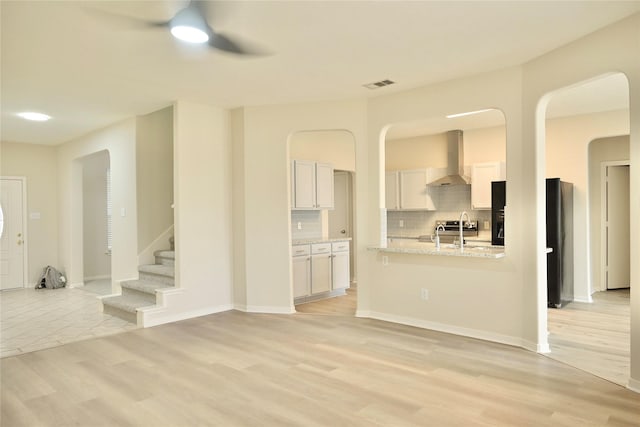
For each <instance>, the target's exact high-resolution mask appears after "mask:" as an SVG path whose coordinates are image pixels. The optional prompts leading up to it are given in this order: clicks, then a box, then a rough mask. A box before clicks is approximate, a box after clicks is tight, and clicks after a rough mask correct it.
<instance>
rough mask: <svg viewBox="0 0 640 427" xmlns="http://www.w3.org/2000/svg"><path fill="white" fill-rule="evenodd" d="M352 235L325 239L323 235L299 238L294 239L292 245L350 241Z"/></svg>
mask: <svg viewBox="0 0 640 427" xmlns="http://www.w3.org/2000/svg"><path fill="white" fill-rule="evenodd" d="M350 240H351V237H337V238H335V239H323V238H321V237H318V238H315V239H297V240H292V241H291V244H292V245H311V244H313V243H333V242H346V241H350Z"/></svg>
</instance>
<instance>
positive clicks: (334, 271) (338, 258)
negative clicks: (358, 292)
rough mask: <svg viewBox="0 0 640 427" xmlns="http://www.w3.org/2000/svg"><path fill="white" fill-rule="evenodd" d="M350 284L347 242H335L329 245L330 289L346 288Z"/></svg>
mask: <svg viewBox="0 0 640 427" xmlns="http://www.w3.org/2000/svg"><path fill="white" fill-rule="evenodd" d="M350 284H351V274H350V271H349V242H348V241H345V242H335V243H333V244H332V245H331V289H332V290H336V289H346V288H348V287H349V285H350Z"/></svg>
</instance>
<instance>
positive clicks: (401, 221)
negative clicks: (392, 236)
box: [400, 219, 404, 228]
mask: <svg viewBox="0 0 640 427" xmlns="http://www.w3.org/2000/svg"><path fill="white" fill-rule="evenodd" d="M402 227H404V219H401V220H400V228H402Z"/></svg>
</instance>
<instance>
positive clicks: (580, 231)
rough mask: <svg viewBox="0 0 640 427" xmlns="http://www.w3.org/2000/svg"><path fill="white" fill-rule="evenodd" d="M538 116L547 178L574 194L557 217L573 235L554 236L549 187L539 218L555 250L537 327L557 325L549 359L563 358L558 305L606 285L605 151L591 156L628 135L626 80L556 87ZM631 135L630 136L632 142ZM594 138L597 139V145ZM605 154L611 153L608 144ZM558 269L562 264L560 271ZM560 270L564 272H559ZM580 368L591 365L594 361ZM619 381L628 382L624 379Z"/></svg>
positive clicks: (611, 77) (615, 77)
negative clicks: (564, 184)
mask: <svg viewBox="0 0 640 427" xmlns="http://www.w3.org/2000/svg"><path fill="white" fill-rule="evenodd" d="M603 95H604V96H603ZM536 120H537V123H538V126H539V129H541V132H540V134H541V135H544V139H543V142H542V141H540V140H539V143H542V144H543V145H542V146H543V147H544V165H543V166H542V170H543V171H544V176H543V177H542V179H544V180H546V181H547V183H546V185H549V181H550V180H551V179H553V178H559V179H560V180H561V181H564V182H567V183H569V184H570V188H571V191H572V193H571V196H570V197H569V199H570V202H571V210H572V211H571V213H570V214H568V215H561V216H559V218H561V222H564V221H566V224H565V226H564V230H572V236H571V238H570V239H569V238H566V241H564V242H560V241H557V242H556V241H554V238H553V235H554V230H555V229H556V228H555V225H554V221H553V220H552V219H551V218H552V217H553V212H555V211H554V209H553V202H552V201H551V200H550V198H549V191H551V190H549V187H546V188H547V189H546V192H545V194H546V196H547V197H546V201H545V204H544V205H543V211H542V213H541V215H539V216H538V220H539V221H540V222H541V223H543V224H544V228H543V233H545V237H546V246H547V247H550V248H551V249H552V252H551V254H547V256H546V259H545V260H544V261H545V263H544V264H545V265H544V268H543V271H544V272H545V273H546V274H541V275H540V279H539V281H538V288H539V289H538V293H539V295H541V296H542V297H541V300H540V305H539V307H538V309H539V311H538V314H539V322H540V323H539V324H540V325H541V327H542V328H543V330H550V329H551V334H550V335H549V347H550V351H551V355H550V356H551V357H553V358H557V357H564V355H563V352H564V350H563V349H562V348H561V346H560V345H559V344H557V343H558V342H559V340H560V337H558V336H556V335H557V332H558V331H559V329H557V328H555V323H552V322H555V321H556V319H557V318H558V316H559V314H558V312H557V311H554V310H572V309H576V308H577V307H579V306H580V304H582V303H591V302H592V301H593V299H592V294H593V293H594V292H597V291H599V290H600V288H601V286H600V277H599V276H600V245H601V243H600V233H601V231H600V230H599V225H598V226H596V225H595V224H594V220H596V221H598V222H599V217H600V206H601V205H600V200H599V194H598V196H597V198H595V193H594V191H593V189H594V188H595V187H598V189H599V187H600V180H601V177H600V166H601V165H600V163H601V160H602V159H604V157H602V156H601V155H600V157H602V159H601V160H597V159H596V158H594V157H593V154H594V153H596V152H595V151H594V148H595V147H596V146H600V148H602V147H603V145H602V144H608V143H613V142H612V141H613V140H615V138H613V139H610V138H608V137H612V136H618V135H628V134H629V132H630V113H629V83H628V80H627V78H626V76H625V75H624V74H622V73H607V74H604V75H600V76H597V77H594V78H591V79H588V80H585V81H582V82H579V83H576V84H574V85H570V86H567V87H564V88H562V89H558V90H556V91H553V92H550V93H548V94H546V95H545V96H543V97H542V99H541V100H540V103H539V105H538V113H537V119H536ZM628 139H629V138H628V137H626V140H627V144H628ZM594 140H598V141H599V142H596V143H595V144H594V143H593V142H592V141H594ZM627 146H628V145H627ZM596 151H597V150H596ZM600 151H602V150H600ZM604 151H605V152H606V151H607V149H606V147H604ZM601 154H602V153H601ZM605 157H606V155H605ZM628 158H629V157H628V151H627V159H628ZM593 162H596V163H598V164H597V165H596V164H594V163H593ZM541 185H542V188H545V186H546V185H545V183H544V182H543V183H541ZM563 189H564V187H563ZM563 191H564V190H563ZM569 248H570V249H569ZM555 266H562V268H561V270H556V269H555ZM559 271H561V274H556V273H558V272H559ZM543 302H546V304H544V303H543ZM572 303H573V304H574V307H573V308H571V304H572ZM547 307H549V308H547ZM547 310H549V311H547ZM562 339H564V338H562ZM605 339H606V337H605ZM554 346H555V347H554ZM583 346H584V343H580V342H578V341H576V344H575V347H576V353H575V354H578V352H579V351H580V350H581V349H580V348H579V347H583ZM554 350H555V351H554ZM564 353H565V354H567V357H566V360H563V361H565V362H567V363H570V364H573V365H574V366H576V362H575V359H574V358H573V356H572V355H570V354H568V353H566V352H564ZM569 353H571V352H569ZM597 363H598V361H594V364H593V366H594V368H592V369H591V372H593V373H594V374H596V375H599V374H600V375H601V376H602V372H600V373H599V372H596V371H597V366H596V365H597ZM582 367H583V368H584V369H587V370H590V368H589V364H586V365H585V366H582ZM608 379H611V380H614V378H608ZM627 379H628V373H627ZM617 382H619V383H621V384H622V385H626V380H625V381H620V380H618V381H617Z"/></svg>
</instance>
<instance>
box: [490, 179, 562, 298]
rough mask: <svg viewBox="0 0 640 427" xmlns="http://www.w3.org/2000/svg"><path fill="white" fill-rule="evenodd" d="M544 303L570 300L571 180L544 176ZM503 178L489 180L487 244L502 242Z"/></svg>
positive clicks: (503, 217)
mask: <svg viewBox="0 0 640 427" xmlns="http://www.w3.org/2000/svg"><path fill="white" fill-rule="evenodd" d="M546 187H547V188H546V194H547V197H546V206H547V207H546V213H547V215H546V216H547V248H550V249H551V252H549V253H547V305H548V306H549V307H553V308H560V307H564V306H565V305H567V304H568V303H570V302H571V301H573V184H571V183H568V182H564V181H560V178H549V179H547V180H546ZM505 206H506V182H505V181H495V182H492V183H491V244H493V245H504V224H505V209H504V207H505Z"/></svg>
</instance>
